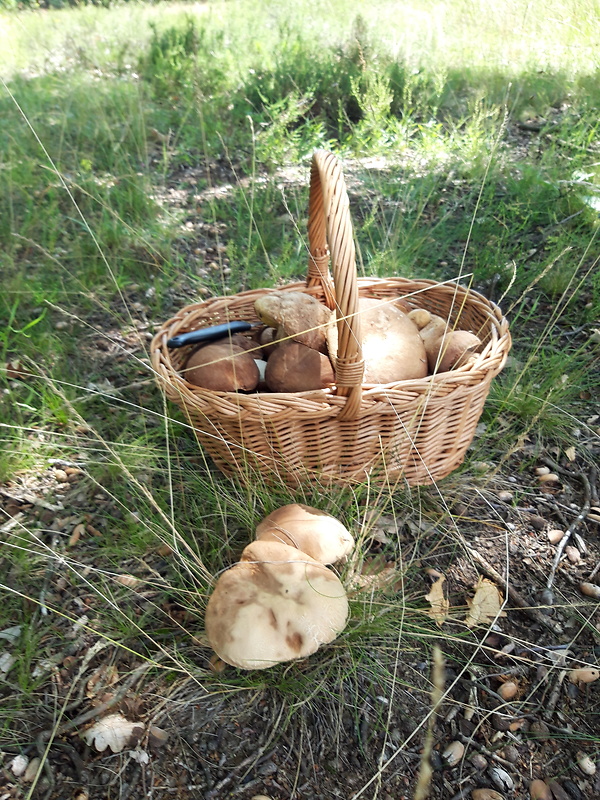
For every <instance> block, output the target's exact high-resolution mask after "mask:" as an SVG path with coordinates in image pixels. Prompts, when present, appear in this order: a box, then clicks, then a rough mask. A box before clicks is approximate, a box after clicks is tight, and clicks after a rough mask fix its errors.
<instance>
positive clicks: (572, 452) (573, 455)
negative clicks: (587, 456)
mask: <svg viewBox="0 0 600 800" xmlns="http://www.w3.org/2000/svg"><path fill="white" fill-rule="evenodd" d="M565 455H566V457H567V458H568V459H569V461H575V458H576V456H577V451H576V450H575V448H574V447H573V446H571V447H567V449H566V450H565Z"/></svg>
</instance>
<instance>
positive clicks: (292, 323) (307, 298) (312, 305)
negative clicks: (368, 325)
mask: <svg viewBox="0 0 600 800" xmlns="http://www.w3.org/2000/svg"><path fill="white" fill-rule="evenodd" d="M254 310H255V311H256V314H257V316H258V318H259V319H260V321H261V322H263V323H264V324H265V325H269V326H270V327H272V328H276V329H277V333H276V335H275V338H276V339H288V338H292V339H293V340H294V341H296V342H300V343H301V344H305V345H306V346H307V347H312V348H313V349H314V350H319V351H320V352H321V353H326V352H327V342H326V329H327V327H328V326H330V325H331V324H332V322H333V312H332V311H330V309H328V308H327V306H325V305H323V303H320V302H319V301H318V300H317V299H316V297H313V296H312V295H310V294H306V293H305V292H269V293H268V294H265V295H262V296H261V297H259V298H258V299H257V300H256V301H255V303H254Z"/></svg>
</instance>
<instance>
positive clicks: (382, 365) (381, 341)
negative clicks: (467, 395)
mask: <svg viewBox="0 0 600 800" xmlns="http://www.w3.org/2000/svg"><path fill="white" fill-rule="evenodd" d="M358 313H359V314H360V326H361V336H362V353H363V358H364V361H365V372H364V378H363V381H364V383H395V382H396V381H406V380H413V379H416V378H424V377H425V376H426V375H427V355H426V353H425V347H424V344H423V340H422V339H421V337H420V336H419V330H418V328H417V326H416V325H415V323H414V322H413V321H412V320H411V319H410V318H409V317H408V315H407V314H405V313H404V312H403V311H402V310H401V309H400V308H399V307H398V305H396V304H395V303H390V302H386V301H384V300H378V299H376V298H373V297H361V298H359V301H358ZM328 341H329V354H330V356H331V358H332V361H333V362H334V365H335V357H336V355H337V328H335V327H332V328H331V329H330V330H329V331H328Z"/></svg>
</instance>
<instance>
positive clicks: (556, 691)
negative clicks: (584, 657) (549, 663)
mask: <svg viewBox="0 0 600 800" xmlns="http://www.w3.org/2000/svg"><path fill="white" fill-rule="evenodd" d="M566 676H567V670H566V669H561V671H560V672H559V673H558V677H557V679H556V683H555V684H554V688H553V689H552V694H551V695H550V699H549V700H548V702H547V703H546V706H545V708H544V712H543V714H542V717H543V718H544V719H545V720H548V719H550V717H551V716H552V715H553V714H554V709H555V708H556V704H557V703H558V698H559V697H560V690H561V688H562V685H563V681H564V679H565V678H566Z"/></svg>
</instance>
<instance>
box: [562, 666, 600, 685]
mask: <svg viewBox="0 0 600 800" xmlns="http://www.w3.org/2000/svg"><path fill="white" fill-rule="evenodd" d="M598 678H600V670H598V669H594V668H593V667H581V668H580V669H572V670H571V671H570V672H569V680H570V681H571V683H593V682H594V681H597V680H598Z"/></svg>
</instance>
